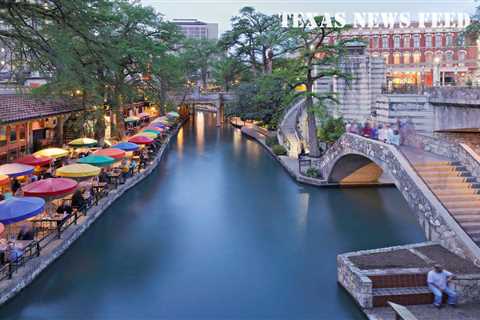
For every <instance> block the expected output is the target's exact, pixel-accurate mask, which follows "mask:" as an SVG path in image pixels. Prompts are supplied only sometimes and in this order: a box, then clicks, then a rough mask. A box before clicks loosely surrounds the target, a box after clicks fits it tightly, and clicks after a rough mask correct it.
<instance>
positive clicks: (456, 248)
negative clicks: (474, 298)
mask: <svg viewBox="0 0 480 320" xmlns="http://www.w3.org/2000/svg"><path fill="white" fill-rule="evenodd" d="M352 154H356V155H361V156H364V157H366V158H368V159H370V160H371V161H372V162H374V163H375V164H377V165H378V166H379V167H380V168H381V169H382V170H383V171H384V172H387V173H389V174H390V176H391V178H392V179H393V182H394V184H395V185H396V186H397V188H398V189H399V191H400V192H401V194H402V195H403V197H404V198H405V200H406V201H407V203H408V204H409V206H410V208H412V210H413V211H414V213H415V214H416V215H417V219H418V222H419V224H420V225H421V226H422V228H423V230H424V232H425V236H426V238H427V239H429V240H438V241H440V243H441V244H442V245H443V246H445V247H446V248H448V249H450V250H451V251H452V252H455V253H456V254H458V255H460V256H462V257H468V258H469V259H470V260H472V261H474V262H475V263H479V262H480V248H479V247H478V246H477V245H476V244H475V242H473V240H472V239H471V238H470V237H469V236H468V235H467V234H466V233H465V231H464V230H463V229H462V228H461V227H460V226H459V225H458V223H457V222H456V221H455V220H454V218H453V217H452V216H451V215H450V213H449V212H448V211H447V209H446V208H445V207H444V206H443V205H442V203H441V202H440V201H439V200H438V198H437V197H436V196H435V195H434V194H433V192H432V191H431V190H430V188H429V187H428V186H427V184H426V183H425V182H424V181H423V180H422V178H421V177H419V175H418V174H417V172H416V171H415V170H414V168H413V167H412V165H411V164H410V162H409V161H408V160H407V158H406V157H405V156H404V155H403V154H402V153H401V152H400V151H399V150H398V149H397V148H396V147H395V146H393V145H389V144H386V143H383V142H380V141H377V140H371V139H367V138H364V137H361V136H358V135H354V134H350V133H347V134H344V135H343V136H342V137H341V138H340V139H339V140H338V141H337V142H336V143H335V144H334V145H333V146H332V147H331V148H330V149H328V150H327V151H326V152H325V154H324V155H323V157H322V158H320V160H318V161H317V162H316V163H315V166H316V167H317V168H318V169H319V170H320V172H321V173H322V176H323V177H325V178H326V179H329V177H330V174H331V172H332V170H333V168H334V166H335V164H336V163H337V161H338V160H339V159H340V158H342V157H343V156H346V155H352Z"/></svg>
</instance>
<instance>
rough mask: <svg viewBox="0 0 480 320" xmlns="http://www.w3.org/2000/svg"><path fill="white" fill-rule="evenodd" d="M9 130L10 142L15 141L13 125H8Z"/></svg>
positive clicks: (15, 135)
mask: <svg viewBox="0 0 480 320" xmlns="http://www.w3.org/2000/svg"><path fill="white" fill-rule="evenodd" d="M9 131H10V143H15V142H17V131H16V130H15V127H13V128H12V127H9Z"/></svg>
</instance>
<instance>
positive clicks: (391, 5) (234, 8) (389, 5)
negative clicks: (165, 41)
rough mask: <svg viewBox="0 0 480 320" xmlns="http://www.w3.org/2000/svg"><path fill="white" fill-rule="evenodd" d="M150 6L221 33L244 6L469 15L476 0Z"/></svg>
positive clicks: (171, 0) (223, 1)
mask: <svg viewBox="0 0 480 320" xmlns="http://www.w3.org/2000/svg"><path fill="white" fill-rule="evenodd" d="M141 2H142V3H143V4H145V5H149V6H153V7H154V8H155V9H157V10H158V11H159V12H161V13H163V14H164V15H165V16H166V17H167V18H168V19H174V18H177V19H178V18H180V19H182V18H183V19H189V18H195V19H199V20H202V21H205V22H216V23H218V24H219V29H220V32H223V31H225V30H228V29H229V28H230V17H232V16H233V15H235V14H236V13H237V12H238V10H239V9H240V8H242V7H244V6H252V7H255V8H256V9H257V10H260V11H262V12H265V13H271V14H276V13H279V12H317V13H322V12H328V13H335V12H346V13H347V16H350V15H353V12H410V13H411V16H412V17H415V16H417V15H418V13H419V12H469V13H473V12H474V10H475V0H448V1H447V0H435V1H434V0H276V1H274V0H261V1H254V0H250V1H240V0H141Z"/></svg>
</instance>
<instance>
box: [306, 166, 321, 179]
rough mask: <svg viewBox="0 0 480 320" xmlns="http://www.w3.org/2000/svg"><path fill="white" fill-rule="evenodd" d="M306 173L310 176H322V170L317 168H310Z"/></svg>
mask: <svg viewBox="0 0 480 320" xmlns="http://www.w3.org/2000/svg"><path fill="white" fill-rule="evenodd" d="M305 175H306V176H307V177H310V178H318V177H320V171H318V169H317V168H312V167H310V168H308V169H307V172H305Z"/></svg>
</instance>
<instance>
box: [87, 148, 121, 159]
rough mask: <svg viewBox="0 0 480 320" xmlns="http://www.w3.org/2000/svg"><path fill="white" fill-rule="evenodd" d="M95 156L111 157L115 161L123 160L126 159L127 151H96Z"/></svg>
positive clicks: (112, 149)
mask: <svg viewBox="0 0 480 320" xmlns="http://www.w3.org/2000/svg"><path fill="white" fill-rule="evenodd" d="M93 154H94V155H96V156H106V157H110V158H113V159H115V160H121V159H123V158H125V151H123V150H121V149H117V148H108V149H100V150H97V151H95V152H94V153H93Z"/></svg>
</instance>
